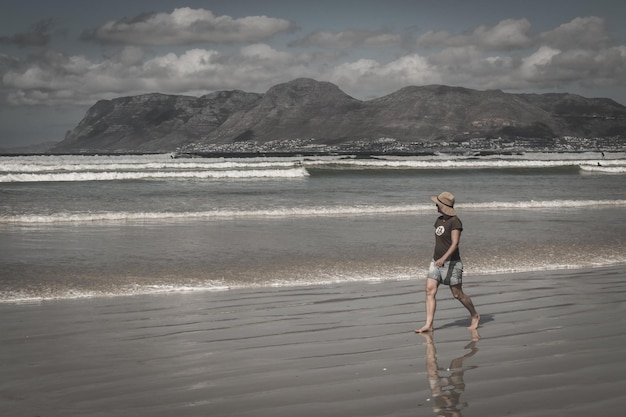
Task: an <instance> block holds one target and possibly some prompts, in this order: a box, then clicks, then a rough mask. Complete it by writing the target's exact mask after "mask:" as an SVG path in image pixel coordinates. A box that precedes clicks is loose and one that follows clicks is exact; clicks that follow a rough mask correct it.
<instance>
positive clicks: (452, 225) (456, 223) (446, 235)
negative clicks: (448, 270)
mask: <svg viewBox="0 0 626 417" xmlns="http://www.w3.org/2000/svg"><path fill="white" fill-rule="evenodd" d="M457 229H458V230H461V231H462V230H463V223H461V220H460V219H459V218H458V217H457V216H452V217H446V216H439V218H437V220H436V221H435V254H434V255H433V259H435V260H437V259H439V258H441V257H442V256H443V255H445V253H446V252H447V251H448V249H449V248H450V246H451V245H452V231H453V230H457ZM460 260H461V255H460V253H459V248H458V246H457V248H456V250H455V251H454V252H453V253H452V255H451V256H450V258H448V259H446V261H460Z"/></svg>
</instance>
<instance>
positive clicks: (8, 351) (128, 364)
mask: <svg viewBox="0 0 626 417" xmlns="http://www.w3.org/2000/svg"><path fill="white" fill-rule="evenodd" d="M625 273H626V266H625V265H620V266H613V267H605V268H593V269H582V270H558V271H549V272H546V271H541V272H532V273H529V272H526V273H517V274H502V275H488V276H480V277H475V278H472V280H471V281H470V282H468V284H467V285H466V286H465V287H466V292H467V293H468V294H469V295H470V296H471V297H472V299H473V301H474V303H475V305H476V307H477V310H478V312H479V313H480V314H481V323H480V327H479V329H478V335H479V338H478V340H474V339H476V337H475V336H474V335H472V333H471V332H469V331H468V330H467V329H465V327H466V325H467V323H468V321H469V317H468V316H467V312H466V311H465V309H464V308H463V307H462V306H461V305H460V304H459V303H458V302H456V301H455V300H454V299H452V297H451V295H450V294H449V292H448V291H445V289H444V288H442V291H440V295H439V296H438V310H437V316H436V321H435V331H434V333H433V335H432V341H429V340H428V339H427V338H425V337H424V336H422V335H416V334H415V333H414V329H415V328H416V326H418V325H419V324H420V323H421V322H422V320H423V319H424V294H423V285H422V283H423V281H422V280H407V281H395V282H391V281H387V282H382V283H376V284H371V283H364V282H360V283H350V284H339V285H328V286H310V287H290V288H286V287H283V288H262V289H245V290H237V291H223V292H208V293H187V294H183V293H181V294H167V295H138V296H134V297H113V298H93V299H77V300H57V301H53V302H50V301H48V302H42V303H39V304H35V305H33V304H8V303H2V304H0V312H1V313H2V315H3V318H4V320H3V321H2V324H0V330H1V332H2V334H3V343H2V345H0V356H1V357H2V358H3V359H4V360H3V375H4V378H3V379H2V381H0V414H2V415H10V416H12V417H32V416H35V415H41V416H44V415H45V416H54V417H56V416H59V417H60V416H63V417H72V416H77V417H78V416H81V417H97V416H105V415H106V416H107V417H111V416H113V417H115V416H120V417H121V416H128V415H133V416H137V417H143V416H146V417H147V416H150V417H166V416H168V417H169V416H172V415H177V416H183V417H184V416H198V415H211V416H216V417H220V416H231V417H244V416H255V417H265V416H268V417H269V416H272V417H275V416H292V415H299V416H302V417H307V416H319V415H320V414H324V415H330V416H335V415H336V416H342V417H343V416H348V417H350V416H354V417H356V416H364V415H393V416H401V415H420V416H422V415H423V416H428V415H439V414H442V413H453V412H456V413H458V414H457V415H462V416H464V417H473V416H484V415H506V414H512V415H524V416H531V417H540V416H545V415H552V414H554V413H562V414H566V415H568V416H574V417H575V416H587V415H589V414H590V413H611V414H615V415H617V414H619V412H621V410H622V409H623V404H624V401H626V394H624V393H625V392H626V381H624V380H623V378H622V375H621V373H620V370H621V369H624V366H626V357H625V355H624V354H623V346H624V344H625V343H626V334H624V333H623V332H622V331H621V329H623V328H624V325H626V314H624V313H626V279H624V276H625ZM418 281H419V282H418ZM607 317H610V318H611V319H610V320H607ZM448 364H449V365H448Z"/></svg>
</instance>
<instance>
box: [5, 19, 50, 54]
mask: <svg viewBox="0 0 626 417" xmlns="http://www.w3.org/2000/svg"><path fill="white" fill-rule="evenodd" d="M55 26H56V24H55V22H54V20H53V19H43V20H40V21H38V22H36V23H34V24H33V25H32V26H31V27H30V28H29V29H28V30H27V31H25V32H20V33H16V34H14V35H10V36H0V44H5V45H14V46H17V47H19V48H26V47H33V46H46V45H48V44H49V43H50V39H51V38H52V32H53V30H54V29H55Z"/></svg>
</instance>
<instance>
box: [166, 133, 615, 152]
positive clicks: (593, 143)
mask: <svg viewBox="0 0 626 417" xmlns="http://www.w3.org/2000/svg"><path fill="white" fill-rule="evenodd" d="M625 150H626V141H624V139H623V138H622V137H620V136H616V137H608V138H580V137H573V136H565V137H560V138H552V139H546V138H536V139H534V138H502V137H497V138H460V139H454V140H447V141H440V142H433V141H413V142H401V141H398V140H396V139H393V138H380V139H378V140H352V141H346V142H342V143H340V144H337V145H332V144H323V143H319V142H318V141H316V140H315V139H313V138H311V139H290V140H276V141H269V142H266V143H258V142H256V141H241V142H235V143H228V144H191V145H187V146H184V147H181V148H179V149H178V150H177V151H176V152H175V154H176V155H185V154H205V153H206V154H216V153H228V154H231V153H232V154H276V153H290V154H294V153H303V154H349V153H355V154H358V153H374V154H407V155H413V154H433V153H437V152H447V153H463V154H467V153H481V152H482V153H489V152H493V153H519V152H529V151H531V152H585V151H602V152H604V151H606V152H622V151H625Z"/></svg>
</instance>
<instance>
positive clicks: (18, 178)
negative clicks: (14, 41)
mask: <svg viewBox="0 0 626 417" xmlns="http://www.w3.org/2000/svg"><path fill="white" fill-rule="evenodd" d="M306 176H308V172H307V171H306V170H305V169H304V168H302V167H300V168H288V169H242V170H207V171H126V172H124V171H102V172H89V171H75V172H53V173H17V174H14V173H11V174H2V175H0V182H63V181H112V180H138V179H193V178H197V179H208V178H216V179H220V178H304V177H306Z"/></svg>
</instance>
